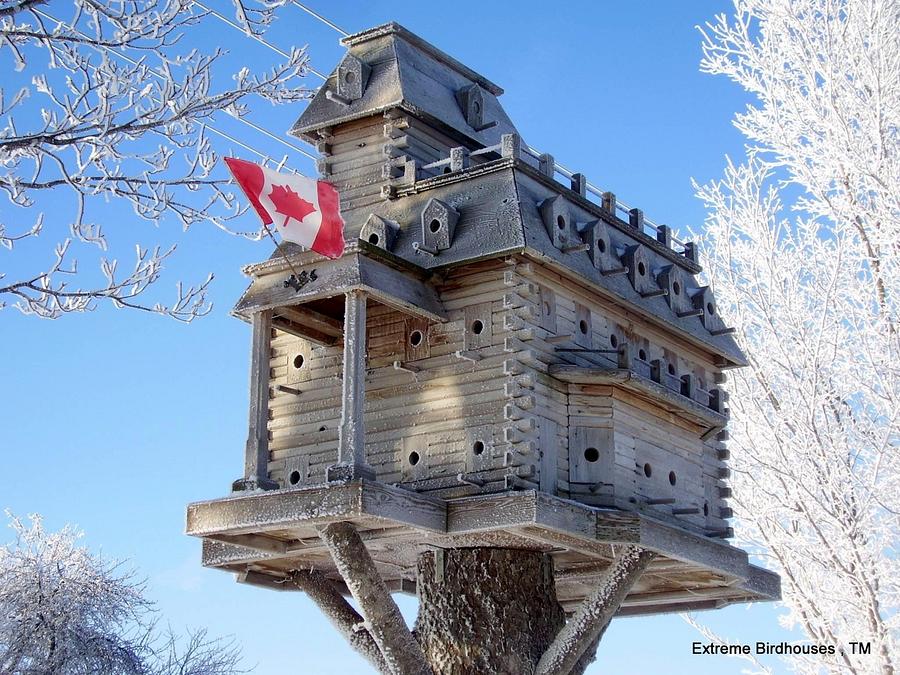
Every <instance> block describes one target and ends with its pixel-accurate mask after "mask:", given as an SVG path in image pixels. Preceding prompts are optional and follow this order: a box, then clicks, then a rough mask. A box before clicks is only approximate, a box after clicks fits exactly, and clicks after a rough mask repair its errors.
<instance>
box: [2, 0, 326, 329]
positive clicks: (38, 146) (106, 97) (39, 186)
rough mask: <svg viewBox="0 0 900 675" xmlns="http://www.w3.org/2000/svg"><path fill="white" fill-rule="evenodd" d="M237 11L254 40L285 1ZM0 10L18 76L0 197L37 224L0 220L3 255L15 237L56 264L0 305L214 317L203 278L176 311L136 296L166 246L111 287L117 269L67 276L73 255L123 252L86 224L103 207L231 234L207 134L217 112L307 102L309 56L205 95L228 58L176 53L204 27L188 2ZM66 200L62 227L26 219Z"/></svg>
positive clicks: (296, 55)
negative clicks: (105, 305)
mask: <svg viewBox="0 0 900 675" xmlns="http://www.w3.org/2000/svg"><path fill="white" fill-rule="evenodd" d="M235 2H236V3H237V4H236V11H237V12H238V14H239V16H240V17H241V20H242V22H243V23H244V25H245V27H246V29H247V30H248V31H250V32H251V33H253V34H254V35H257V34H259V33H260V32H262V31H263V30H264V29H265V28H266V27H267V26H268V25H269V24H270V23H271V21H272V19H273V18H274V11H275V9H276V7H277V6H278V5H279V4H281V3H279V2H272V3H268V2H262V1H261V0H253V2H250V1H249V0H235ZM3 10H4V11H2V12H0V54H2V52H3V51H4V50H6V51H8V52H9V53H10V54H11V55H12V57H13V59H14V61H15V62H16V63H17V67H18V68H19V70H20V75H19V76H16V77H18V82H16V81H15V80H13V81H10V84H9V89H10V90H11V91H13V92H15V93H13V94H8V93H5V92H4V89H7V86H4V87H3V88H0V167H2V168H3V169H4V172H3V173H2V174H0V191H2V192H3V193H4V194H5V195H6V197H7V199H8V200H9V202H10V203H11V204H12V205H13V206H14V207H19V208H20V209H23V210H27V211H29V212H30V213H29V215H28V218H29V219H30V220H35V221H36V222H37V223H38V225H37V226H36V227H33V228H31V229H24V230H23V229H21V228H20V229H19V230H13V229H12V226H11V225H10V224H9V223H4V222H0V246H2V247H4V248H5V249H7V251H13V250H14V249H15V248H16V245H17V244H19V243H22V242H23V240H28V239H36V240H38V241H43V240H45V239H50V238H55V241H53V242H52V246H51V247H50V248H52V249H55V255H54V257H53V258H52V262H51V263H50V264H49V266H48V267H47V268H46V269H37V270H34V271H33V272H32V273H30V274H29V273H27V272H26V273H25V274H24V275H21V276H20V278H17V279H8V278H7V279H4V280H3V281H4V282H3V283H0V308H2V307H4V306H14V307H17V308H18V309H19V310H20V311H22V312H24V313H26V314H31V315H35V316H40V317H43V318H57V317H59V316H62V315H64V314H67V313H70V312H82V311H89V310H90V309H93V308H94V307H96V306H97V303H99V302H111V303H113V304H114V305H115V306H117V307H123V308H136V309H141V310H146V311H151V312H158V313H160V314H164V315H167V316H170V317H173V318H176V319H179V320H182V321H190V320H191V319H193V318H196V317H198V316H202V315H203V314H205V313H206V312H207V311H208V310H209V304H208V302H207V300H206V292H207V290H208V285H209V282H210V279H211V277H210V278H207V279H206V280H205V281H202V282H198V283H195V284H194V285H193V286H191V287H190V288H188V289H187V290H183V289H182V288H181V287H179V289H178V295H177V296H176V299H175V300H174V301H173V302H172V303H171V304H165V303H160V302H158V301H156V300H155V299H154V300H144V299H142V298H139V296H142V295H150V294H151V293H152V291H153V288H154V284H155V282H157V281H158V280H159V279H160V278H161V276H162V275H161V271H162V263H163V261H164V260H165V259H166V258H168V257H169V256H170V255H171V253H172V251H171V250H168V249H166V250H165V251H161V250H160V249H159V248H155V249H154V247H152V246H151V247H139V248H138V257H137V262H136V264H135V269H134V271H133V272H132V273H131V274H129V275H127V276H125V277H116V278H110V275H109V274H108V272H109V269H110V268H109V267H108V266H109V265H112V268H111V269H113V270H114V269H115V260H114V259H112V260H107V259H105V258H104V259H101V260H99V261H98V263H99V270H98V272H99V274H97V273H96V272H89V271H84V270H78V271H76V270H77V269H78V268H77V265H76V263H77V260H78V258H79V257H81V255H82V254H80V253H79V251H81V250H84V249H85V247H88V248H90V247H94V246H96V247H99V248H100V249H101V250H104V251H105V250H107V247H108V244H109V243H113V244H115V245H116V246H120V244H117V243H116V242H117V240H118V239H119V238H120V237H116V238H115V239H114V240H113V241H112V242H109V241H108V240H107V235H106V233H105V232H104V231H103V230H104V228H102V227H100V226H99V225H96V224H94V222H93V221H96V220H98V219H99V220H102V217H103V212H104V210H103V204H104V203H105V201H106V200H109V199H112V200H116V201H119V202H123V203H125V204H128V205H129V206H130V207H131V210H132V212H133V214H134V216H135V217H136V218H137V219H140V220H143V221H146V222H149V223H152V224H153V225H154V226H156V225H157V224H159V223H160V222H169V221H171V220H173V219H174V221H175V222H177V223H179V224H180V225H181V226H182V228H184V229H187V228H189V227H191V226H192V225H194V224H197V223H211V224H213V225H215V226H216V227H218V228H220V229H222V230H224V231H226V232H228V233H230V234H236V233H235V232H233V231H232V228H231V227H230V226H229V221H231V220H233V219H235V218H237V217H239V216H240V215H241V214H242V213H243V212H244V209H242V208H241V207H239V206H238V203H237V200H236V199H235V198H234V195H233V194H232V193H231V192H230V185H231V182H230V178H229V176H228V175H227V173H226V172H225V171H224V170H223V169H220V168H219V167H218V164H219V163H218V156H217V154H216V153H215V151H214V150H213V148H212V146H211V144H210V142H209V139H208V137H207V134H206V125H207V124H209V123H210V122H211V120H212V119H213V118H214V116H216V115H222V114H225V115H228V116H230V117H233V118H238V119H240V118H243V117H245V116H246V115H247V113H248V110H249V104H250V102H251V100H253V99H254V98H256V99H262V100H265V101H268V102H271V103H275V104H282V103H290V102H295V101H299V100H303V99H305V98H308V97H309V96H310V91H309V90H308V89H306V88H305V87H303V86H301V85H300V80H301V78H302V77H303V76H304V75H305V74H306V70H307V57H306V54H305V52H304V51H303V50H297V49H295V50H292V51H291V52H290V53H289V55H288V57H287V58H286V59H285V60H284V62H283V63H280V64H276V65H274V66H273V67H272V68H270V69H269V71H268V72H258V73H253V72H251V71H250V70H249V69H248V68H247V67H243V68H240V69H239V70H238V71H237V72H235V73H233V75H232V84H231V85H230V86H222V85H220V84H216V85H214V84H213V83H214V82H216V83H218V82H220V81H221V73H222V70H223V68H224V63H223V57H224V56H225V52H224V51H222V50H213V51H212V52H211V53H208V54H204V53H200V52H197V51H196V50H192V49H190V48H189V47H185V46H183V43H184V42H185V40H183V38H189V36H190V34H191V31H194V30H197V29H198V28H199V27H200V26H202V25H204V22H205V21H207V20H208V17H209V14H208V12H206V11H201V10H198V9H197V7H196V3H194V2H193V1H192V0H147V1H141V2H139V1H138V0H77V1H76V2H75V3H74V4H73V6H72V8H71V10H69V13H68V14H67V15H65V16H64V17H58V16H55V15H54V14H52V13H51V12H58V11H64V10H63V9H62V8H60V7H55V6H54V7H51V6H49V5H42V4H41V3H38V2H30V1H22V2H18V3H14V4H12V5H9V6H4V7H3ZM4 85H6V83H5V82H4ZM35 105H37V106H39V111H40V115H36V114H35ZM50 195H53V197H51V196H50ZM65 195H69V196H70V198H71V199H72V200H73V208H72V209H71V213H72V216H71V218H70V219H69V220H68V222H49V221H47V219H46V218H44V217H43V215H42V214H41V215H38V216H35V215H34V211H35V209H39V208H41V204H42V203H44V202H45V201H47V200H50V199H53V200H55V201H58V200H59V198H60V197H64V196H65ZM4 213H5V214H8V213H9V210H4ZM7 217H8V216H7ZM56 218H58V217H57V216H55V217H54V221H55V220H56ZM42 226H43V227H42ZM7 229H10V231H11V232H12V234H7V233H6V231H7ZM65 230H68V232H67V234H66V235H63V234H62V232H63V231H65ZM240 234H242V236H247V237H250V238H252V239H259V238H261V236H262V232H261V231H254V232H251V233H240ZM145 249H146V250H145ZM147 250H149V251H151V252H150V253H148V252H147ZM6 255H9V253H8V252H7V253H6ZM63 258H65V265H64V264H63V260H62V259H63ZM0 267H2V266H0ZM7 274H8V273H7ZM0 278H2V277H0ZM76 283H77V287H76V288H73V287H72V286H74V285H75V284H76ZM4 296H5V297H6V298H7V300H6V301H4V300H3V298H4Z"/></svg>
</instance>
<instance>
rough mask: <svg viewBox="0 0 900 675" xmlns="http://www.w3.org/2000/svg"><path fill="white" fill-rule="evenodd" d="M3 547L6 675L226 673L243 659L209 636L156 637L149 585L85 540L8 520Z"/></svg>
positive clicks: (0, 579) (1, 649) (1, 668)
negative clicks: (96, 551)
mask: <svg viewBox="0 0 900 675" xmlns="http://www.w3.org/2000/svg"><path fill="white" fill-rule="evenodd" d="M10 526H11V527H12V529H13V532H14V534H15V536H14V539H13V540H12V542H11V543H9V544H8V545H7V546H6V547H3V548H0V673H8V674H9V675H38V674H40V675H48V674H53V675H229V674H231V673H238V672H243V671H241V670H239V661H240V654H239V651H238V649H237V648H236V647H235V646H234V645H233V644H232V643H230V642H228V641H222V640H215V639H210V638H208V637H207V635H206V632H205V631H203V630H200V631H196V632H193V633H190V634H189V635H188V636H186V637H185V638H178V637H177V636H175V635H174V634H172V633H171V632H170V631H162V632H160V631H157V622H156V614H155V612H154V609H153V606H152V605H151V603H150V602H149V601H148V600H147V599H146V598H145V596H144V588H143V584H142V583H141V582H140V581H138V580H136V579H135V578H134V577H133V576H132V574H130V573H129V572H127V571H125V570H123V569H122V568H121V566H120V565H119V564H116V563H110V562H107V561H104V560H103V559H102V558H100V557H99V556H97V555H94V554H92V553H91V552H90V551H89V550H88V549H87V548H85V547H84V546H81V545H80V544H79V539H80V537H81V533H80V532H79V531H78V530H76V529H74V528H72V527H65V528H63V529H62V530H60V531H59V532H52V533H51V532H47V531H45V530H44V528H43V525H42V523H41V519H40V517H38V516H32V517H31V521H30V523H28V524H26V523H23V522H22V521H21V520H19V519H18V518H15V517H11V518H10Z"/></svg>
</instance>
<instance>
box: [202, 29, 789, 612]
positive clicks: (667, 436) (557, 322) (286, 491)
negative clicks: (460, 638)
mask: <svg viewBox="0 0 900 675" xmlns="http://www.w3.org/2000/svg"><path fill="white" fill-rule="evenodd" d="M342 42H343V44H344V45H345V46H346V48H347V54H346V56H345V57H344V59H343V60H342V61H341V62H340V65H339V66H338V67H337V69H336V70H335V72H334V73H333V74H332V75H331V77H330V78H329V79H328V80H327V81H326V83H325V84H324V85H323V86H322V87H321V89H320V90H319V92H318V93H317V95H316V96H315V98H313V99H312V101H311V102H310V103H309V105H308V106H307V108H306V109H305V110H304V112H303V114H302V115H301V116H300V119H299V120H298V121H297V123H296V124H295V125H294V127H293V129H292V130H291V133H292V134H293V135H295V136H297V137H299V138H301V139H304V140H306V141H308V142H309V143H311V144H313V145H315V147H316V148H317V150H318V152H319V153H320V155H321V159H320V160H319V162H318V169H319V171H320V174H321V177H322V178H323V179H325V180H328V181H330V182H331V183H333V184H334V185H335V186H336V187H337V189H338V190H339V192H340V196H341V208H342V213H343V216H344V219H345V221H346V228H345V236H346V239H347V241H348V245H347V246H346V250H345V252H344V254H343V256H342V257H341V258H339V259H337V260H328V259H325V258H323V257H322V256H320V255H318V254H316V253H313V252H310V251H304V250H301V249H300V248H299V247H295V246H294V245H292V244H288V245H285V246H283V247H282V248H283V249H284V250H285V251H286V252H287V253H288V255H289V257H290V263H291V264H292V265H293V268H294V271H292V270H291V269H290V267H289V265H288V262H287V261H286V260H285V258H284V256H283V255H282V254H281V252H277V253H275V254H273V255H272V256H271V257H270V258H269V259H268V260H266V261H265V262H261V263H258V264H254V265H250V266H249V267H247V268H246V269H245V272H246V274H247V275H248V277H249V278H250V285H249V288H248V289H247V291H246V292H245V293H244V295H243V296H242V297H241V298H240V300H239V301H238V303H237V305H236V306H235V308H234V314H235V316H236V317H238V318H240V319H242V320H244V321H246V322H248V323H250V324H251V325H252V329H253V339H252V349H251V363H250V373H251V374H250V381H251V387H250V432H249V436H248V440H247V446H246V454H245V463H244V473H243V476H241V477H240V479H239V480H237V481H236V482H235V484H234V486H233V492H232V494H230V495H229V496H227V497H224V498H221V499H214V500H211V501H205V502H199V503H195V504H192V505H190V507H189V509H188V520H187V523H188V525H187V529H188V532H189V534H192V535H195V536H198V537H201V538H203V562H204V564H205V565H207V566H210V567H216V568H220V569H223V570H228V571H232V572H236V573H238V574H239V579H240V580H241V581H244V582H248V583H254V584H258V585H262V586H270V587H273V588H278V587H279V583H280V582H281V581H283V580H284V578H285V577H286V575H288V574H289V573H290V572H291V570H295V569H301V568H302V569H315V570H319V571H321V573H322V574H323V575H325V576H326V577H327V578H329V579H331V580H333V581H334V582H335V583H336V584H338V585H339V586H340V584H341V583H342V581H341V576H340V575H339V574H338V572H337V570H336V569H335V566H334V564H333V562H332V560H331V558H330V557H329V555H328V550H327V548H326V547H325V546H324V545H323V544H322V542H321V540H320V538H319V530H318V529H317V528H320V527H321V526H322V525H323V524H326V523H331V522H336V521H342V522H344V521H346V522H350V523H352V524H353V525H354V526H355V527H356V529H357V530H358V531H359V533H360V535H361V536H362V538H363V540H364V541H365V543H366V547H367V549H368V551H369V553H370V555H371V556H372V559H373V560H374V562H375V564H376V565H377V566H378V569H379V571H380V572H381V575H382V577H383V578H384V580H385V582H386V584H387V586H388V587H389V588H390V589H392V590H398V591H411V592H415V588H416V582H417V577H416V574H417V571H416V558H417V555H419V554H420V553H421V552H422V551H426V550H432V549H434V550H436V549H441V548H449V547H455V546H460V547H461V546H491V545H502V546H506V547H515V548H522V549H534V550H540V551H543V552H545V553H546V554H547V555H549V556H551V557H552V559H553V568H554V570H555V575H556V587H557V592H558V596H559V600H560V603H561V604H562V606H563V608H564V609H566V610H571V609H573V608H574V607H575V606H576V605H577V603H578V602H579V601H580V600H581V599H582V598H584V597H585V595H586V594H587V593H588V592H589V591H590V588H591V586H592V584H593V583H595V582H596V579H597V577H598V575H600V574H602V573H603V571H604V569H605V568H606V567H607V566H608V565H609V561H610V558H611V550H612V547H614V546H616V545H619V544H636V545H640V546H641V547H643V548H646V549H650V550H652V551H654V552H656V554H657V557H656V558H655V560H654V562H653V563H652V564H651V565H650V566H649V568H648V569H647V571H646V572H645V573H644V574H643V576H642V578H641V579H640V581H639V582H638V583H637V584H636V585H635V587H634V588H633V589H632V591H631V593H630V594H629V596H628V597H627V598H626V600H625V602H624V604H623V605H622V608H621V609H620V614H642V613H654V612H669V611H682V610H693V609H705V608H714V607H720V606H723V605H726V604H729V603H735V602H747V601H755V600H767V599H773V598H777V597H778V596H779V583H778V577H777V576H776V575H774V574H772V573H770V572H768V571H766V570H764V569H761V568H759V567H756V566H753V565H751V564H749V562H748V557H747V554H746V553H745V552H743V551H741V550H740V549H738V548H736V547H734V546H732V545H731V544H729V542H728V539H729V537H730V536H731V534H732V533H731V529H730V527H729V518H730V517H731V509H730V508H729V507H728V498H729V496H730V494H731V490H730V488H729V486H728V477H729V469H728V465H727V459H728V450H727V448H726V444H725V441H726V439H727V431H725V427H726V425H727V422H728V405H727V397H726V395H725V394H724V393H723V391H722V389H721V387H722V383H723V382H724V381H725V378H726V372H727V371H728V370H729V369H731V368H736V367H740V366H742V365H744V364H745V358H744V355H743V354H742V353H741V350H740V349H739V348H738V346H737V344H736V342H735V341H734V339H733V336H732V335H731V334H730V331H729V329H728V328H727V327H726V326H725V325H723V323H722V321H721V319H720V318H719V316H718V313H717V312H716V307H715V299H714V298H713V294H712V291H711V290H710V289H709V288H708V287H706V286H704V285H702V283H701V282H700V281H698V278H697V275H698V273H700V272H701V267H700V264H699V262H698V260H697V255H696V248H695V246H694V245H693V244H692V243H690V242H679V241H677V240H676V238H675V237H673V235H672V233H671V231H670V230H669V229H668V228H667V227H665V226H663V225H656V224H654V223H652V222H651V221H650V220H649V219H647V218H645V217H644V214H643V213H642V212H641V211H640V210H639V209H631V208H626V207H623V206H622V205H621V204H620V203H619V201H618V200H617V199H616V196H615V195H614V194H612V193H611V192H609V191H607V190H604V191H601V190H599V189H597V188H596V187H594V186H593V185H592V184H591V183H590V182H588V180H587V179H586V178H585V177H584V176H583V175H581V174H577V173H576V174H572V173H570V172H568V171H567V170H565V169H562V168H561V167H560V166H559V165H558V164H557V163H556V162H555V161H554V159H553V157H552V156H550V155H548V154H542V153H538V152H536V151H534V150H532V149H531V148H530V146H528V145H527V144H526V143H525V142H524V141H523V140H522V139H521V138H520V136H519V134H518V132H517V131H516V128H515V126H514V125H513V123H512V121H511V120H510V119H509V117H507V115H506V113H505V112H504V110H503V108H502V107H501V105H500V103H499V100H498V97H499V96H500V95H501V94H502V90H501V89H500V87H498V86H497V85H496V84H494V83H493V82H490V81H489V80H487V79H485V78H484V77H482V76H481V75H479V74H478V73H476V72H474V71H473V70H471V69H470V68H468V67H466V66H464V65H463V64H461V63H459V62H458V61H456V60H454V59H453V58H451V57H450V56H448V55H447V54H445V53H443V52H441V51H439V50H438V49H436V48H435V47H434V46H432V45H431V44H429V43H427V42H425V41H424V40H422V39H421V38H419V37H417V36H415V35H413V34H411V33H410V32H408V31H407V30H405V29H404V28H402V27H400V26H398V25H396V24H387V25H384V26H380V27H377V28H373V29H371V30H367V31H364V32H361V33H358V34H355V35H351V36H349V37H347V38H345V39H344V40H343V41H342ZM295 271H296V272H299V275H296V274H295ZM292 274H295V279H294V280H292V283H286V281H287V280H288V278H289V277H290V275H292Z"/></svg>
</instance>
